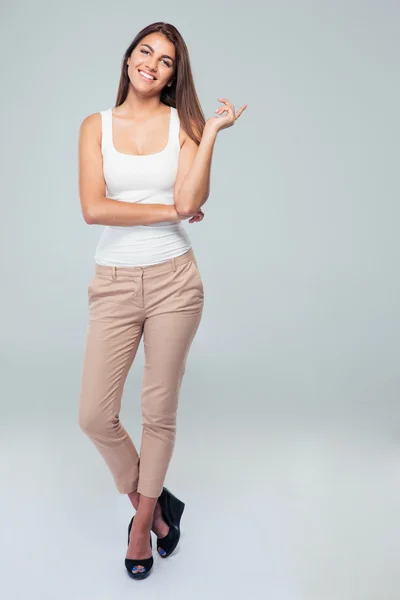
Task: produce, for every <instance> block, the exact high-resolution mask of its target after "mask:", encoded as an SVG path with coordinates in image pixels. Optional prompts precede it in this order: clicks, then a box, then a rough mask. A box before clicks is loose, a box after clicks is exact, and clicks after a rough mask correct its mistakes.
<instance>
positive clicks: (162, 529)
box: [151, 502, 169, 556]
mask: <svg viewBox="0 0 400 600" xmlns="http://www.w3.org/2000/svg"><path fill="white" fill-rule="evenodd" d="M151 529H152V531H154V533H155V534H156V536H157V537H158V538H160V539H161V538H163V537H165V536H166V535H168V532H169V525H167V523H166V522H165V521H164V519H163V517H162V510H161V506H160V503H159V502H157V504H156V506H155V509H154V517H153V524H152V526H151ZM157 550H158V552H159V553H160V554H161V556H163V555H164V554H165V550H163V549H162V548H161V547H160V546H159V547H158V548H157Z"/></svg>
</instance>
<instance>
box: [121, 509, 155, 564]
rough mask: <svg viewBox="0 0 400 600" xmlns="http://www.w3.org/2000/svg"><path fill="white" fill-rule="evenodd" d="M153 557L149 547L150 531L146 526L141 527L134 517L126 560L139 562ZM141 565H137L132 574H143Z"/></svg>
mask: <svg viewBox="0 0 400 600" xmlns="http://www.w3.org/2000/svg"><path fill="white" fill-rule="evenodd" d="M152 555H153V553H152V550H151V546H150V530H149V528H148V526H146V525H143V524H142V523H141V522H140V520H139V519H138V518H137V517H135V518H134V519H133V524H132V529H131V533H130V537H129V546H128V550H127V553H126V558H131V559H135V560H139V559H141V558H143V559H145V558H150V557H151V556H152ZM145 570H146V569H145V567H144V566H143V565H137V566H136V567H134V568H133V570H132V573H143V572H144V571H145Z"/></svg>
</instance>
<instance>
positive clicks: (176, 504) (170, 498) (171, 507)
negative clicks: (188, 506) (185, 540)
mask: <svg viewBox="0 0 400 600" xmlns="http://www.w3.org/2000/svg"><path fill="white" fill-rule="evenodd" d="M163 496H164V497H163V499H162V500H163V501H162V502H161V504H162V507H163V511H164V513H165V516H166V517H167V522H168V524H169V525H175V527H177V529H179V523H180V520H181V517H182V513H183V510H184V508H185V503H184V502H182V500H179V498H177V497H176V496H174V494H172V493H171V492H170V491H169V490H168V489H167V488H164V489H163Z"/></svg>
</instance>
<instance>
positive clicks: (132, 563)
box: [125, 517, 154, 579]
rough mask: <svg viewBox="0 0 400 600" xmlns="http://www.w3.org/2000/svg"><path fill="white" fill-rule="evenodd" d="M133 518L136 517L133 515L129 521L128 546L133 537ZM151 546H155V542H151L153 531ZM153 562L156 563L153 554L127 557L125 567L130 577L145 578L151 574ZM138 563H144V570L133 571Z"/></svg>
mask: <svg viewBox="0 0 400 600" xmlns="http://www.w3.org/2000/svg"><path fill="white" fill-rule="evenodd" d="M133 519H134V517H132V519H131V521H130V523H129V527H128V546H129V539H130V537H131V529H132V524H133ZM150 548H153V544H152V542H151V533H150ZM153 563H154V559H153V556H150V558H125V567H126V570H127V571H128V575H129V577H132V579H144V578H145V577H147V576H148V575H149V574H150V571H151V569H152V566H153ZM138 565H142V566H143V567H144V569H145V570H144V571H136V573H135V572H133V571H132V569H133V568H134V567H137V566H138Z"/></svg>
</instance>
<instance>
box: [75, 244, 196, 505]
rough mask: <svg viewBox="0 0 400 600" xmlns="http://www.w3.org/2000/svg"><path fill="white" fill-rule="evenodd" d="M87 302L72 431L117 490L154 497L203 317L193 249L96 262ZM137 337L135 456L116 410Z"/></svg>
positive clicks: (172, 441)
mask: <svg viewBox="0 0 400 600" xmlns="http://www.w3.org/2000/svg"><path fill="white" fill-rule="evenodd" d="M88 299H89V322H88V329H87V337H86V345H85V350H84V359H83V366H82V375H81V390H80V399H79V426H80V427H81V429H82V430H83V431H84V432H85V433H86V434H87V435H88V436H89V437H90V439H91V440H92V441H93V443H94V444H95V446H96V447H97V449H98V450H99V452H100V453H101V455H102V456H103V458H104V460H105V462H106V463H107V465H108V467H109V469H110V471H111V474H112V476H113V478H114V481H115V484H116V487H117V489H118V491H119V492H121V493H123V494H126V493H128V492H133V491H135V490H137V491H138V492H139V493H140V494H143V495H145V496H149V497H152V498H157V497H158V496H159V495H160V494H161V492H162V488H163V484H164V479H165V476H166V473H167V469H168V465H169V462H170V459H171V456H172V453H173V448H174V444H175V435H176V415H177V407H178V396H179V390H180V386H181V382H182V377H183V374H184V372H185V364H186V358H187V356H188V353H189V349H190V346H191V344H192V341H193V339H194V336H195V334H196V331H197V329H198V326H199V324H200V320H201V316H202V312H203V303H204V291H203V284H202V280H201V276H200V272H199V269H198V266H197V261H196V258H195V255H194V253H193V249H192V248H191V249H190V250H188V251H187V252H186V253H185V254H183V255H181V256H178V257H176V258H172V259H170V260H167V261H164V262H162V263H159V264H156V265H149V266H145V267H113V266H105V265H99V264H95V274H94V277H93V279H92V280H91V282H90V284H89V288H88ZM142 334H143V343H144V353H145V366H144V374H143V385H142V396H141V408H142V439H141V447H140V458H139V454H138V452H137V450H136V448H135V446H134V444H133V442H132V440H131V438H130V437H129V435H128V433H127V432H126V430H125V429H124V427H123V426H122V424H121V422H120V419H119V412H120V409H121V397H122V393H123V389H124V384H125V380H126V377H127V375H128V372H129V369H130V367H131V365H132V362H133V360H134V358H135V355H136V351H137V348H138V345H139V342H140V340H141V337H142Z"/></svg>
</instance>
